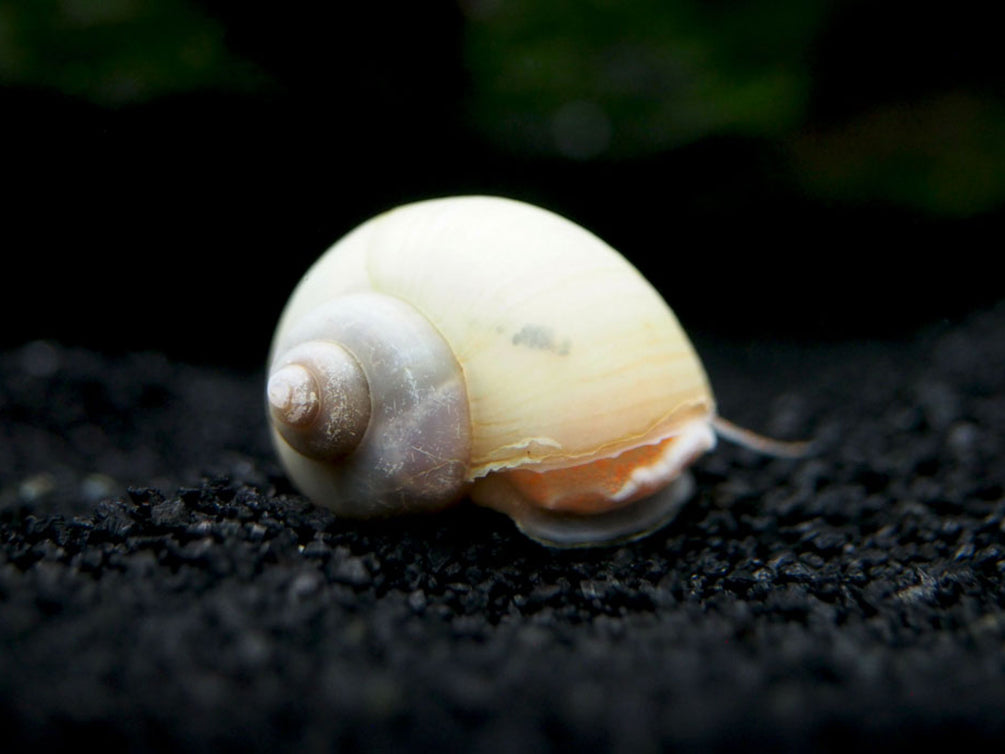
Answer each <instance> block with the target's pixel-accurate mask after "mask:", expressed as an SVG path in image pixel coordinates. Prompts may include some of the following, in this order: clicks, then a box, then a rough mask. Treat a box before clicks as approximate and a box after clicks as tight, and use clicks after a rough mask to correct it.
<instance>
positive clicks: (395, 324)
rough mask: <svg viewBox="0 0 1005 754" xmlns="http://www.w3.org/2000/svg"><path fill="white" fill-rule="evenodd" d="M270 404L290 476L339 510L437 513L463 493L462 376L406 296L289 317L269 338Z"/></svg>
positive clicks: (370, 296)
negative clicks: (305, 430) (434, 511)
mask: <svg viewBox="0 0 1005 754" xmlns="http://www.w3.org/2000/svg"><path fill="white" fill-rule="evenodd" d="M268 399H269V404H270V406H269V409H270V414H271V415H272V418H273V440H274V443H275V445H276V448H277V450H278V452H279V454H280V456H281V457H282V459H283V462H284V465H285V466H286V468H287V470H288V472H289V473H290V476H291V477H292V478H293V480H294V482H295V483H296V484H297V486H298V487H299V488H300V489H301V490H302V491H303V492H304V493H305V494H307V495H308V497H311V498H312V499H314V500H315V501H317V502H319V503H322V504H324V505H327V506H328V507H331V508H333V509H334V510H335V511H337V512H338V513H341V514H343V515H347V516H355V517H372V516H381V515H393V514H397V513H402V512H406V511H417V510H435V509H438V508H443V507H445V506H447V505H449V504H451V503H452V502H454V501H455V500H457V499H458V498H459V497H460V496H461V495H462V494H463V492H464V489H465V485H466V481H467V479H466V475H467V469H468V463H469V454H470V434H471V423H470V417H469V411H468V398H467V393H466V390H465V386H464V380H463V374H462V371H461V368H460V365H459V364H458V363H457V360H456V359H455V358H454V356H453V354H452V352H451V350H450V347H449V346H448V345H447V343H446V342H445V341H444V340H443V338H442V337H441V336H440V334H439V333H438V332H437V330H436V328H434V327H433V326H432V325H431V324H430V323H429V321H428V320H427V319H426V318H425V317H424V316H423V315H422V314H421V313H420V312H418V311H417V310H415V309H414V308H412V307H411V306H409V305H408V304H407V303H404V302H402V301H400V300H398V299H395V298H393V297H390V296H385V295H381V294H379V293H356V294H351V295H346V296H340V297H338V298H334V299H332V300H331V301H328V302H326V303H325V304H323V305H321V306H318V307H316V308H315V309H313V310H312V311H311V312H310V313H309V314H307V315H305V316H303V317H301V318H299V319H297V320H296V321H293V322H290V323H289V324H288V326H286V327H284V328H282V329H281V332H280V333H279V334H278V336H277V339H276V342H275V343H274V345H273V356H272V360H271V368H270V376H269V387H268ZM304 426H306V427H307V432H306V433H305V432H304ZM305 435H306V436H307V437H306V439H305ZM291 437H292V440H291V439H290V438H291ZM332 459H337V461H338V462H337V463H333V462H332Z"/></svg>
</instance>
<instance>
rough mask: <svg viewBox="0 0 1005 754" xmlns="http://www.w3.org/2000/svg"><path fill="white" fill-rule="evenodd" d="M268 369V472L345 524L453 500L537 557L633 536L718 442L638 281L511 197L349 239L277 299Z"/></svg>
mask: <svg viewBox="0 0 1005 754" xmlns="http://www.w3.org/2000/svg"><path fill="white" fill-rule="evenodd" d="M269 361H270V366H269V380H268V389H267V393H268V403H269V414H270V417H271V423H272V434H273V440H274V443H275V446H276V448H277V451H278V454H279V457H280V459H281V461H282V463H283V466H284V467H285V469H286V471H287V473H288V475H289V476H290V478H291V480H292V481H293V482H294V484H295V485H296V486H297V487H298V488H299V489H300V490H301V491H302V492H303V493H305V494H306V495H307V496H308V497H310V498H311V499H313V500H314V501H315V502H316V503H318V504H321V505H325V506H328V507H331V508H332V509H334V510H335V511H336V512H337V513H339V514H343V515H346V516H352V517H373V516H387V515H392V514H397V513H404V512H411V511H429V510H437V509H440V508H444V507H446V506H448V505H451V504H453V503H454V502H456V501H458V500H459V499H460V498H462V497H463V496H465V495H467V496H469V497H470V498H471V499H472V500H473V501H474V502H476V503H478V504H481V505H486V506H489V507H491V508H495V509H497V510H500V511H502V512H504V513H506V514H508V515H509V516H511V517H512V518H513V519H514V520H515V521H516V523H517V525H518V526H519V527H520V528H521V529H522V530H523V531H524V532H525V533H526V534H528V535H529V536H531V537H533V538H535V539H537V540H539V541H542V542H544V543H545V544H549V545H553V546H575V545H589V544H602V543H606V542H612V541H621V540H624V539H631V538H634V537H637V536H641V535H643V534H645V533H647V532H649V531H652V530H654V529H656V528H658V527H659V526H661V525H662V524H663V523H665V522H666V521H668V520H669V519H670V518H672V517H673V515H674V514H675V513H676V511H677V510H678V508H679V507H680V505H681V504H682V502H683V501H684V500H685V499H686V498H687V497H689V496H690V494H691V490H692V487H693V482H692V481H691V477H690V474H688V473H686V471H685V469H686V467H687V466H688V465H689V464H690V463H691V462H692V461H693V460H694V459H695V458H697V457H698V456H699V455H701V454H702V453H704V452H706V451H707V450H709V449H711V448H712V447H713V446H714V445H715V441H716V430H718V431H720V432H724V433H727V434H730V433H731V431H730V427H731V426H732V425H728V424H724V423H722V421H721V420H719V419H718V418H717V417H716V415H715V402H714V399H713V397H712V393H711V391H710V389H709V385H708V379H707V378H706V375H705V371H704V369H703V368H702V365H701V362H700V361H699V360H698V357H697V356H696V354H695V352H694V349H693V347H692V346H691V343H690V342H689V340H688V339H687V337H686V335H685V334H684V332H683V331H682V330H681V327H680V325H679V324H678V322H677V319H676V317H675V316H674V314H673V313H672V312H671V310H670V308H669V307H668V306H667V305H666V303H665V302H664V301H663V299H662V298H661V297H660V296H659V294H658V293H657V292H656V291H655V290H654V289H653V288H652V286H651V285H650V284H649V283H648V282H647V281H646V280H645V279H644V278H643V277H642V275H641V274H640V273H639V272H638V271H637V270H636V269H635V268H634V267H632V266H631V265H630V264H629V263H628V262H627V261H626V260H625V259H624V258H623V257H622V256H621V255H619V254H618V253H617V252H616V251H614V250H613V249H612V248H611V247H609V246H608V245H607V244H605V243H604V242H603V241H601V240H600V239H599V238H597V237H596V236H594V235H592V234H591V233H589V232H588V231H586V230H585V229H583V228H581V227H579V226H578V225H575V224H574V223H572V222H570V221H568V220H566V219H564V218H561V217H559V216H558V215H555V214H553V213H551V212H548V211H546V210H544V209H540V208H538V207H534V206H531V205H528V204H524V203H521V202H517V201H513V200H510V199H502V198H495V197H485V196H468V197H453V198H448V199H437V200H431V201H425V202H419V203H416V204H410V205H406V206H403V207H399V208H398V209H395V210H392V211H390V212H387V213H385V214H382V215H379V216H378V217H376V218H373V219H372V220H369V221H368V222H366V223H364V224H363V225H361V226H360V227H358V228H356V229H355V230H354V231H352V232H351V233H349V234H348V235H347V236H346V237H344V238H343V239H342V240H341V241H339V242H338V243H336V244H335V245H334V246H333V247H332V248H331V249H330V250H329V251H328V252H327V253H325V254H324V255H323V256H322V257H321V258H320V259H319V260H318V261H317V262H316V263H315V264H314V266H313V267H312V268H311V269H310V270H309V271H308V273H307V275H306V276H305V277H304V278H303V280H302V281H301V282H300V284H299V285H298V287H297V288H296V290H295V291H294V293H293V295H292V297H291V298H290V300H289V302H288V303H287V305H286V309H285V311H284V312H283V315H282V317H281V319H280V322H279V326H278V329H277V330H276V334H275V337H274V340H273V343H272V350H271V355H270V359H269ZM713 427H714V428H713ZM734 439H735V438H734ZM748 439H749V438H748ZM750 442H752V443H753V444H754V445H757V446H759V447H761V448H762V449H764V450H767V451H768V452H780V453H786V452H788V451H789V450H792V448H790V447H788V446H782V445H778V444H771V441H767V440H758V439H753V440H750Z"/></svg>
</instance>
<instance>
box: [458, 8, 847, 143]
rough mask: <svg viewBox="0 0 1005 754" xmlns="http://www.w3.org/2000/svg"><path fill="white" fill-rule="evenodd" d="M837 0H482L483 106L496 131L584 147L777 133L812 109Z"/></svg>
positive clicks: (472, 41) (492, 133)
mask: <svg viewBox="0 0 1005 754" xmlns="http://www.w3.org/2000/svg"><path fill="white" fill-rule="evenodd" d="M828 4H829V3H828V2H827V0H800V1H799V2H786V3H777V2H767V1H766V0H764V1H758V0H746V1H742V2H729V3H722V2H695V1H693V0H676V1H675V0H633V1H632V2H618V1H617V0H557V1H554V2H540V0H471V1H470V2H468V3H466V4H465V6H464V7H465V8H466V15H467V18H468V24H467V29H466V39H465V50H466V55H467V63H468V65H469V67H470V73H471V87H472V100H471V114H472V117H473V120H474V122H475V123H476V124H477V127H478V129H479V130H480V131H482V132H484V133H485V134H487V135H488V136H489V137H490V138H492V139H494V140H495V141H496V142H497V143H500V144H504V145H507V146H508V147H510V148H516V149H521V150H529V151H531V152H536V153H558V154H562V155H565V156H567V157H572V158H579V159H586V158H593V157H610V158H623V157H637V156H640V155H648V154H652V153H653V152H658V151H662V150H666V149H670V148H673V147H677V146H680V145H681V144H684V143H687V142H691V141H694V140H696V139H699V138H701V137H703V136H706V135H708V134H710V133H722V132H732V133H739V134H753V135H765V136H776V135H779V134H782V133H785V132H786V131H788V130H790V129H792V128H794V127H795V126H797V125H798V124H799V122H800V119H801V117H802V114H803V112H804V109H805V104H806V99H807V92H808V89H809V84H810V80H809V71H808V69H807V66H806V65H805V57H806V53H807V49H808V47H809V45H810V43H811V42H812V39H813V37H814V34H815V33H816V31H817V29H818V28H819V26H820V24H821V23H822V22H823V20H824V18H825V13H824V12H825V10H826V8H827V6H828Z"/></svg>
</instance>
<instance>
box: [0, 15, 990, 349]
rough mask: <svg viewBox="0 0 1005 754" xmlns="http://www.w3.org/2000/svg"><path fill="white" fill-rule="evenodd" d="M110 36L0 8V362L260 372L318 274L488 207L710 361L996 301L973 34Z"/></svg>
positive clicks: (434, 26)
mask: <svg viewBox="0 0 1005 754" xmlns="http://www.w3.org/2000/svg"><path fill="white" fill-rule="evenodd" d="M94 5H95V4H91V3H83V2H56V1H55V0H33V2H31V3H24V2H11V1H10V0H2V1H0V113H2V117H0V138H2V142H3V144H4V156H3V169H2V176H3V185H4V187H5V189H6V191H5V193H6V195H7V198H6V199H5V200H4V213H3V215H4V220H3V230H2V231H0V244H2V248H3V250H4V252H5V255H4V256H5V259H6V262H7V271H6V273H5V280H6V282H7V286H6V289H7V295H5V296H4V297H3V298H4V304H3V307H4V311H3V314H4V320H5V321H6V322H7V323H8V324H7V326H6V327H5V328H4V329H3V335H2V341H0V345H3V346H8V347H9V346H14V345H18V344H20V343H23V342H25V341H28V340H32V339H36V338H46V339H53V340H56V341H59V342H64V343H70V344H83V345H86V346H89V347H93V348H99V349H102V350H110V351H113V352H118V351H135V350H156V351H163V352H166V353H167V354H168V355H169V356H171V357H172V358H179V359H182V360H188V361H196V362H202V363H206V364H226V365H235V366H241V367H256V368H257V367H259V365H260V364H261V362H262V360H263V358H264V354H265V352H266V350H267V346H268V340H269V337H270V336H271V332H272V328H273V324H274V322H275V319H276V317H277V316H278V313H279V311H280V309H281V306H282V304H283V301H284V300H285V298H286V296H287V295H288V292H289V290H290V289H291V287H292V285H293V284H294V283H295V281H296V280H297V279H298V278H299V276H300V275H301V274H302V272H303V271H304V269H305V268H306V267H307V265H308V264H309V263H310V262H311V261H312V260H313V259H314V258H315V257H316V256H317V255H318V254H320V253H321V252H322V251H323V250H324V249H325V248H327V246H329V245H330V244H331V243H332V242H334V241H335V240H336V239H337V238H338V237H340V236H341V235H342V234H343V233H345V232H346V231H347V230H349V229H350V228H351V227H353V226H354V225H355V224H357V223H358V222H360V221H362V220H364V219H365V218H367V217H369V216H371V215H373V214H375V213H377V212H379V211H381V210H384V209H386V208H389V207H390V206H393V205H395V204H397V203H401V202H405V201H411V200H416V199H421V198H425V197H429V196H436V195H445V194H457V193H468V192H486V193H499V194H506V195H510V196H515V197H518V198H522V199H526V200H529V201H532V202H536V203H539V204H542V205H544V206H547V207H549V208H551V209H554V210H556V211H558V212H560V213H562V214H565V215H567V216H569V217H571V218H573V219H575V220H577V221H578V222H580V223H581V224H583V225H585V226H587V227H589V228H591V229H592V230H594V231H595V232H597V233H598V234H600V235H601V236H602V237H604V238H605V239H607V240H608V241H609V242H610V243H611V244H612V245H614V246H615V247H616V248H618V249H619V250H621V251H622V252H623V253H624V254H625V255H626V256H628V257H629V258H630V259H631V260H632V261H633V262H635V263H636V264H637V265H638V266H639V267H640V268H641V269H642V271H643V272H644V273H646V274H647V275H648V276H649V277H650V278H651V279H652V280H653V282H654V283H655V284H656V285H657V287H658V288H660V290H661V291H662V292H663V293H664V294H665V296H666V297H667V299H668V300H669V301H670V302H671V305H672V306H673V307H674V308H675V310H677V312H678V314H679V316H680V317H681V319H682V320H683V322H684V324H685V326H686V327H688V328H689V329H692V330H696V331H697V332H703V333H707V334H711V335H716V336H724V337H731V338H739V339H749V338H757V337H766V338H796V339H813V340H820V339H823V340H828V339H845V338H849V337H852V338H855V337H863V336H866V337H873V336H879V337H893V338H900V337H902V336H903V335H905V334H907V333H910V332H912V331H913V330H914V329H915V328H917V327H918V326H920V325H922V324H925V323H928V322H932V321H938V320H942V319H946V318H948V319H950V320H954V319H955V318H958V317H960V316H961V315H962V314H964V313H966V312H968V311H972V310H975V309H980V308H982V307H985V306H987V305H988V304H989V303H991V302H992V301H994V300H995V299H997V297H999V296H1000V288H1001V287H1000V284H999V282H998V280H997V278H996V276H993V275H987V274H982V273H983V270H984V268H985V263H984V262H983V261H981V260H982V259H983V255H985V254H987V253H988V252H989V251H992V250H993V249H994V248H995V242H994V241H993V240H992V239H1000V238H1001V237H1002V224H1003V217H1005V214H1003V206H1005V204H1003V199H1005V177H1003V176H1005V146H1003V141H1005V140H1003V139H1002V135H1003V133H1005V129H1003V124H1005V106H1003V104H1002V98H1001V95H1002V85H1003V80H1002V77H1001V75H1000V73H1001V66H1000V46H999V42H1000V40H999V39H998V38H997V31H996V29H997V27H996V26H995V25H994V24H992V23H989V22H988V19H987V18H986V17H984V16H983V13H982V9H983V8H984V4H983V3H979V2H962V3H957V4H955V5H954V6H953V7H952V9H951V10H948V11H947V9H946V8H944V7H938V6H930V7H919V6H918V5H917V4H916V3H909V2H887V3H879V4H877V3H868V2H842V3H837V2H823V1H818V2H805V1H804V0H799V1H798V2H797V1H795V0H793V2H789V3H767V2H754V1H750V2H739V3H723V2H661V3H657V2H655V1H653V2H649V1H648V0H639V1H638V2H634V3H623V4H617V3H612V4H604V3H594V4H577V3H566V4H561V3H557V4H552V3H533V2H530V0H524V1H523V2H492V1H491V0H481V1H480V2H476V1H475V0H470V1H469V2H422V3H413V2H390V3H358V4H343V3H317V2H303V1H301V2H291V3H285V4H283V5H282V6H281V8H279V7H277V6H261V9H259V7H258V6H256V5H254V4H249V3H243V2H233V1H228V0H201V1H199V2H195V1H193V0H189V1H187V2H186V1H185V0H132V1H127V0H116V1H115V2H108V3H102V4H100V8H96V7H92V6H94ZM26 302H31V303H30V305H29V308H28V309H26V308H25V303H26Z"/></svg>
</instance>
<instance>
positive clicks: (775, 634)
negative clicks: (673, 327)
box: [0, 306, 1005, 752]
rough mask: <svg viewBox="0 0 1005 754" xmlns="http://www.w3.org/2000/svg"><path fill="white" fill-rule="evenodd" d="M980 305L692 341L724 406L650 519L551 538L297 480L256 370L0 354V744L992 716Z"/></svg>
mask: <svg viewBox="0 0 1005 754" xmlns="http://www.w3.org/2000/svg"><path fill="white" fill-rule="evenodd" d="M1002 333H1005V307H1003V306H998V307H995V308H992V309H990V310H988V311H985V312H983V313H978V314H976V315H974V316H972V317H971V318H969V319H966V320H962V321H959V322H953V323H948V322H947V323H944V324H941V325H937V326H933V327H928V328H926V329H924V330H921V331H919V332H918V334H917V336H916V337H915V338H914V339H913V340H905V341H898V342H856V343H843V344H834V343H830V344H824V345H813V346H809V345H806V344H799V343H795V344H793V343H788V344H776V345H769V344H767V343H759V344H757V346H756V347H753V346H749V345H748V344H730V343H722V342H703V341H702V340H701V339H700V338H699V339H698V341H697V343H696V345H697V347H698V350H699V352H700V353H701V354H702V356H703V358H704V359H705V362H706V366H707V368H708V370H709V373H710V375H711V378H712V382H713V385H714V387H715V389H716V392H717V395H718V397H719V400H720V406H721V409H722V413H723V414H724V415H726V416H728V417H729V418H731V419H733V420H735V421H738V422H740V423H743V424H746V425H748V426H751V427H754V428H756V429H758V430H761V431H764V432H766V433H769V434H774V435H776V436H783V437H804V436H810V435H812V436H814V437H815V438H817V440H818V441H819V445H820V452H819V454H818V455H816V456H815V457H813V458H810V459H806V460H801V461H786V460H777V459H771V458H763V457H759V456H757V455H755V454H753V453H751V452H750V451H747V450H743V449H740V448H737V447H734V446H730V445H726V444H722V445H721V446H720V447H719V448H718V449H717V450H716V451H715V452H713V453H712V454H710V455H708V456H706V457H704V458H702V459H701V460H700V461H699V462H698V464H697V465H696V467H695V475H696V480H697V482H698V490H699V492H698V494H697V497H696V498H695V499H694V500H693V501H692V502H691V503H690V504H689V505H688V506H687V507H686V508H685V509H684V511H683V513H682V514H681V515H680V517H679V518H678V519H677V520H676V521H674V522H673V523H672V524H671V525H669V526H668V527H667V528H666V529H664V530H662V531H660V532H658V533H656V534H654V535H652V536H650V537H649V538H647V539H645V540H642V541H639V542H635V543H632V544H628V545H625V546H621V547H617V548H613V549H596V550H575V551H552V550H548V549H545V548H542V547H541V546H539V545H537V544H535V543H533V542H531V541H529V540H527V539H526V538H524V537H523V536H522V535H520V534H519V533H518V532H517V531H516V529H515V528H514V527H513V525H512V524H511V523H510V522H509V520H508V519H506V518H504V517H502V516H500V515H497V514H495V513H492V512H490V511H485V510H480V509H476V508H474V507H472V506H461V507H459V508H457V509H455V510H452V511H450V512H447V513H445V514H441V515H437V516H430V517H425V518H413V519H399V520H395V521H390V522H385V523H379V524H359V523H354V522H350V521H343V520H340V519H337V518H335V517H334V516H333V515H331V514H330V513H328V512H326V511H324V510H320V509H318V508H315V507H313V506H311V505H310V504H309V503H307V502H306V501H304V500H303V499H302V498H301V497H299V496H298V495H297V494H296V493H295V492H294V491H293V490H292V489H291V488H290V487H289V486H288V483H287V482H286V481H285V479H284V478H283V476H282V474H281V472H280V470H279V468H278V466H277V464H276V463H275V461H274V459H273V457H272V455H271V451H270V448H269V446H268V442H267V438H266V435H265V425H264V414H263V409H262V397H261V389H262V376H261V375H260V374H250V375H249V374H245V373H242V372H230V373H226V372H223V371H221V370H219V369H209V368H200V367H195V366H190V365H179V364H175V363H172V362H170V361H168V360H167V359H166V358H164V357H163V356H159V355H156V354H140V355H135V356H128V357H123V356H109V355H101V354H99V353H96V352H93V351H87V350H79V349H74V348H68V347H63V346H60V345H58V344H55V343H49V342H33V343H28V344H25V345H24V346H23V347H19V348H15V349H10V350H7V351H5V352H3V353H2V354H0V384H2V392H0V540H2V547H0V748H2V749H3V750H4V751H10V752H13V751H41V750H44V749H46V748H47V747H59V748H63V749H69V748H71V747H73V748H76V747H79V746H80V745H82V744H89V745H99V746H101V747H102V748H101V749H96V750H99V751H168V750H171V751H192V752H200V751H206V752H210V751H213V752H218V751H231V750H233V751H244V752H255V751H263V752H264V751H270V752H271V751H279V750H296V751H299V752H313V751H353V750H366V751H404V750H432V749H436V750H440V751H485V752H531V751H557V750H579V751H614V752H655V751H662V750H668V749H669V750H679V751H735V750H738V749H744V750H750V749H758V750H765V751H821V752H827V751H835V752H844V751H850V750H855V751H862V750H875V751H880V750H882V751H907V750H913V749H915V748H916V747H918V746H920V745H922V744H929V745H933V746H948V745H952V746H953V747H954V748H961V747H965V746H969V747H982V748H989V747H993V750H997V748H999V747H1000V745H1001V741H1002V740H1005V739H1003V736H1005V610H1003V604H1005V490H1003V479H1005V473H1003V466H1005V455H1003V439H1005V395H1003V388H1005V339H1003V337H1002Z"/></svg>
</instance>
